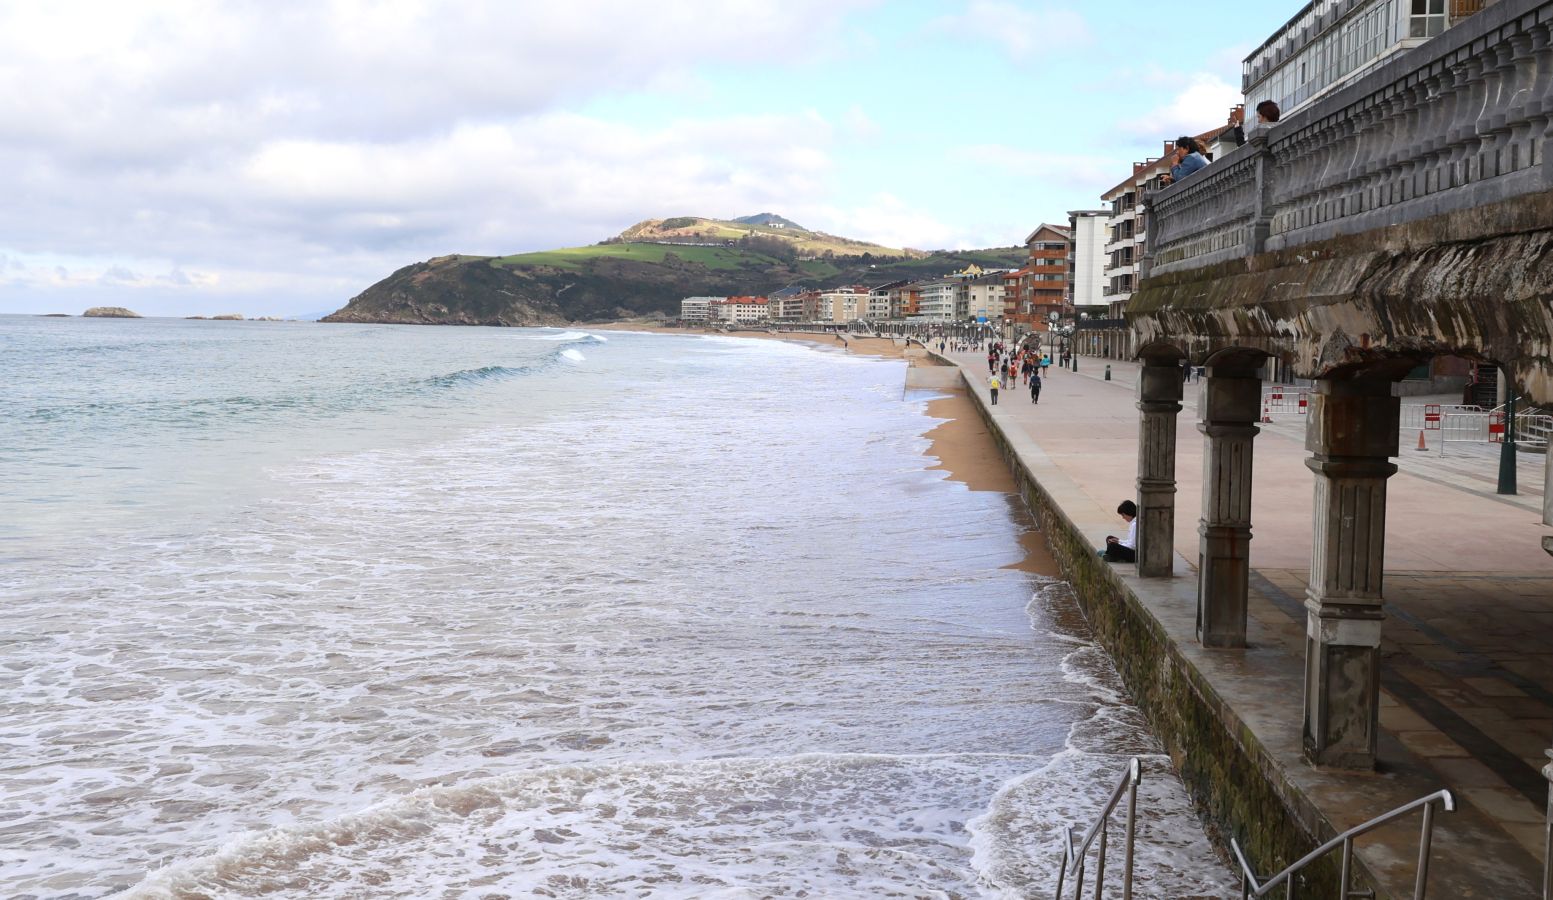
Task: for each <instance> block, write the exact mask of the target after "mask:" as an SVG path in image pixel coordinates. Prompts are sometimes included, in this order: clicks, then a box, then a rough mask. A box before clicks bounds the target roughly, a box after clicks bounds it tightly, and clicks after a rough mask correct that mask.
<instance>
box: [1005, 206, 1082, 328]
mask: <svg viewBox="0 0 1553 900" xmlns="http://www.w3.org/2000/svg"><path fill="white" fill-rule="evenodd" d="M1025 247H1026V248H1027V249H1028V250H1029V252H1030V258H1029V260H1028V261H1027V262H1026V264H1025V268H1024V269H1023V270H1021V271H1022V272H1023V274H1022V275H1021V278H1020V285H1019V293H1018V296H1017V297H1016V298H1015V304H1016V305H1015V306H1014V307H1013V308H1010V307H1009V306H1008V305H1007V304H1005V307H1004V309H1005V310H1006V312H1005V313H1004V317H1005V318H1006V319H1008V320H1010V321H1013V322H1018V323H1021V324H1023V325H1025V326H1027V327H1028V328H1030V330H1032V331H1046V330H1049V329H1050V327H1051V318H1052V316H1053V315H1056V316H1057V317H1058V318H1062V317H1064V316H1067V315H1069V314H1070V310H1069V308H1068V305H1067V302H1068V254H1069V253H1070V252H1072V249H1073V237H1072V235H1071V234H1070V233H1069V232H1068V229H1066V228H1064V227H1062V226H1060V225H1048V224H1045V223H1042V224H1041V225H1040V226H1039V227H1037V228H1036V229H1035V230H1034V231H1032V232H1030V235H1029V236H1028V237H1026V238H1025Z"/></svg>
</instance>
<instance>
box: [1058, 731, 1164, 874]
mask: <svg viewBox="0 0 1553 900" xmlns="http://www.w3.org/2000/svg"><path fill="white" fill-rule="evenodd" d="M1142 779H1143V765H1142V764H1141V763H1139V762H1138V758H1137V757H1133V758H1132V759H1130V760H1128V761H1127V770H1126V771H1125V772H1123V773H1122V777H1121V780H1119V781H1117V782H1116V789H1115V790H1113V791H1111V799H1110V800H1109V801H1108V802H1107V803H1106V805H1105V809H1102V810H1101V811H1100V815H1098V816H1096V817H1095V821H1094V822H1093V823H1091V824H1090V826H1089V830H1088V831H1087V832H1085V833H1084V839H1083V840H1082V841H1080V842H1079V843H1078V844H1077V845H1075V844H1074V843H1073V829H1072V828H1069V827H1066V826H1064V827H1063V829H1062V866H1061V868H1059V869H1058V870H1057V892H1056V894H1055V895H1054V896H1055V897H1056V898H1057V900H1062V887H1063V884H1064V882H1065V881H1066V880H1067V879H1068V878H1069V877H1072V878H1074V879H1075V881H1074V888H1073V896H1074V897H1075V898H1077V897H1079V896H1080V895H1082V894H1083V893H1084V860H1085V858H1086V857H1088V855H1089V848H1090V846H1091V845H1092V844H1094V843H1095V840H1096V839H1097V838H1098V839H1099V841H1100V847H1099V849H1098V851H1097V853H1096V857H1095V900H1101V898H1102V897H1104V896H1105V854H1106V825H1107V823H1109V822H1110V820H1111V813H1113V812H1115V811H1116V804H1118V803H1120V802H1121V799H1122V797H1123V796H1125V797H1126V798H1127V832H1126V838H1125V844H1124V848H1123V853H1122V900H1132V844H1133V837H1134V835H1135V834H1136V831H1137V823H1138V782H1139V781H1141V780H1142Z"/></svg>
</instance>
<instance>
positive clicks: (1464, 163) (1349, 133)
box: [1144, 0, 1553, 277]
mask: <svg viewBox="0 0 1553 900" xmlns="http://www.w3.org/2000/svg"><path fill="white" fill-rule="evenodd" d="M1550 19H1553V0H1499V2H1498V3H1496V4H1494V5H1492V6H1490V7H1489V8H1487V9H1484V10H1483V11H1482V12H1479V13H1477V14H1476V15H1474V16H1472V17H1471V18H1469V19H1465V20H1464V21H1463V22H1462V23H1461V24H1460V25H1459V26H1457V27H1455V28H1452V29H1450V30H1449V31H1447V32H1445V33H1444V34H1443V35H1441V36H1440V37H1438V38H1435V39H1434V40H1432V41H1430V42H1429V43H1427V44H1424V45H1422V46H1421V47H1418V48H1417V49H1414V50H1411V51H1409V52H1406V53H1401V54H1398V55H1396V56H1394V57H1393V58H1391V59H1390V60H1389V61H1388V62H1386V63H1384V64H1382V65H1380V66H1378V67H1376V68H1375V69H1374V70H1372V71H1371V72H1370V73H1369V74H1367V75H1364V76H1363V77H1361V78H1359V79H1357V80H1355V81H1354V82H1353V83H1351V84H1348V85H1346V86H1344V87H1342V88H1341V89H1339V90H1337V91H1336V92H1334V93H1331V94H1328V95H1327V96H1326V97H1324V98H1322V99H1319V100H1317V101H1316V102H1314V103H1312V104H1311V105H1310V106H1308V107H1306V108H1304V109H1302V110H1300V111H1299V112H1298V113H1296V114H1294V115H1293V116H1290V117H1288V118H1286V119H1284V120H1283V121H1282V122H1280V123H1278V124H1277V125H1276V126H1274V127H1272V128H1263V129H1260V130H1258V131H1256V132H1254V133H1253V134H1252V137H1251V140H1250V141H1249V142H1247V143H1246V145H1245V146H1243V147H1239V148H1237V149H1236V150H1234V151H1233V152H1231V153H1229V154H1227V155H1226V156H1224V157H1223V158H1222V159H1220V160H1218V161H1215V162H1214V163H1213V164H1212V165H1210V166H1209V167H1208V168H1207V169H1204V170H1203V171H1202V172H1200V173H1198V174H1196V175H1194V176H1193V177H1191V178H1190V179H1188V180H1186V181H1183V182H1181V183H1180V184H1176V185H1172V186H1170V187H1168V188H1166V189H1165V190H1163V191H1159V192H1156V193H1152V194H1150V195H1149V196H1148V198H1147V205H1148V206H1149V208H1150V219H1149V223H1150V231H1151V233H1150V235H1149V241H1148V251H1147V252H1148V255H1147V256H1146V257H1145V266H1144V269H1145V275H1146V276H1150V277H1152V276H1158V275H1164V274H1168V273H1172V272H1181V271H1187V270H1191V269H1197V268H1202V267H1205V266H1211V265H1215V264H1219V263H1223V262H1227V261H1230V260H1236V259H1244V258H1247V257H1250V256H1253V255H1255V254H1258V253H1264V252H1276V251H1280V250H1285V249H1289V248H1293V247H1299V246H1301V245H1304V244H1310V243H1314V242H1317V241H1326V240H1330V239H1332V238H1337V237H1342V236H1344V235H1352V234H1358V233H1361V232H1365V231H1370V230H1373V229H1379V228H1384V227H1388V226H1393V225H1399V224H1405V223H1408V222H1412V221H1417V220H1419V219H1425V218H1430V217H1433V216H1436V215H1440V214H1443V213H1449V212H1453V211H1457V210H1464V209H1470V208H1474V207H1477V206H1481V205H1484V204H1487V203H1492V202H1496V201H1501V200H1506V199H1510V198H1514V197H1519V196H1523V195H1528V194H1534V193H1538V192H1541V191H1546V190H1547V189H1548V188H1549V186H1550V185H1553V164H1549V163H1546V162H1544V161H1543V160H1544V146H1545V143H1546V138H1547V118H1548V110H1549V109H1553V80H1550V79H1549V78H1547V77H1546V73H1545V70H1539V65H1538V59H1539V56H1538V55H1537V54H1536V53H1533V52H1532V51H1531V49H1530V48H1532V47H1535V46H1538V44H1537V41H1539V40H1540V41H1545V40H1546V36H1547V30H1548V22H1549V20H1550ZM1544 65H1545V64H1544Z"/></svg>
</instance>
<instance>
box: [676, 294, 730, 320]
mask: <svg viewBox="0 0 1553 900" xmlns="http://www.w3.org/2000/svg"><path fill="white" fill-rule="evenodd" d="M724 299H726V298H724V297H686V298H685V299H683V300H681V301H679V320H680V321H681V322H707V321H710V320H711V318H712V302H713V301H714V300H724Z"/></svg>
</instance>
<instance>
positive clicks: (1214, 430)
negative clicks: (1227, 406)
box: [1197, 422, 1262, 440]
mask: <svg viewBox="0 0 1553 900" xmlns="http://www.w3.org/2000/svg"><path fill="white" fill-rule="evenodd" d="M1197 430H1198V431H1200V432H1202V433H1203V434H1205V435H1207V436H1208V437H1211V438H1246V439H1248V440H1249V439H1251V438H1254V437H1256V436H1257V435H1258V434H1261V433H1262V429H1260V428H1258V427H1256V426H1255V425H1247V424H1241V423H1230V424H1225V423H1215V422H1198V423H1197Z"/></svg>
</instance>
